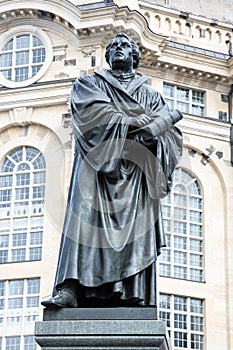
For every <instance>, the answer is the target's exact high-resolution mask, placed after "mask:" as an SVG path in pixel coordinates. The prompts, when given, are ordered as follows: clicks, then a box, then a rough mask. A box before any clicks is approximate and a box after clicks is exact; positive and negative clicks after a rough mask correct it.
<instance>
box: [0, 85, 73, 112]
mask: <svg viewBox="0 0 233 350" xmlns="http://www.w3.org/2000/svg"><path fill="white" fill-rule="evenodd" d="M72 85H73V79H64V80H60V81H52V82H44V83H39V84H33V85H31V86H30V87H28V86H27V87H23V88H17V89H11V93H10V94H9V89H5V88H2V89H1V90H0V94H1V101H0V112H3V111H8V110H10V109H13V108H18V107H25V106H26V107H33V108H34V107H44V106H56V105H59V104H63V105H64V104H66V103H67V100H68V99H69V97H70V91H71V88H72Z"/></svg>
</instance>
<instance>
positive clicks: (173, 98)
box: [163, 81, 206, 118]
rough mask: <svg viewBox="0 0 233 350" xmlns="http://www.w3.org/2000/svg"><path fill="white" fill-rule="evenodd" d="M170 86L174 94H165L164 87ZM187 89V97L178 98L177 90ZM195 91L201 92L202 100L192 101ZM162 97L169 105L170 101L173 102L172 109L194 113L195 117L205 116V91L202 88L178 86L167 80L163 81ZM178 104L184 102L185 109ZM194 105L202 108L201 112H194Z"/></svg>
mask: <svg viewBox="0 0 233 350" xmlns="http://www.w3.org/2000/svg"><path fill="white" fill-rule="evenodd" d="M166 86H168V87H172V88H174V95H173V96H169V95H167V94H166V90H165V87H166ZM182 90H183V91H187V92H188V97H187V100H185V99H182V98H179V96H178V92H179V91H182ZM195 93H202V94H203V102H197V101H193V97H194V96H195ZM163 97H164V99H165V100H166V102H167V103H168V105H169V106H170V103H173V106H172V108H171V109H172V110H173V109H179V110H180V111H181V112H182V113H184V114H190V115H194V116H197V117H202V118H204V117H205V116H206V91H203V90H198V89H193V88H189V87H187V86H186V87H185V86H180V85H175V84H171V83H168V82H165V81H164V82H163ZM180 104H182V105H183V104H186V105H187V107H188V109H187V111H183V110H182V108H180ZM194 107H200V108H202V113H194Z"/></svg>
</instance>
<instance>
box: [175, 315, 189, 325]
mask: <svg viewBox="0 0 233 350" xmlns="http://www.w3.org/2000/svg"><path fill="white" fill-rule="evenodd" d="M174 327H175V328H181V329H187V316H186V315H183V314H174Z"/></svg>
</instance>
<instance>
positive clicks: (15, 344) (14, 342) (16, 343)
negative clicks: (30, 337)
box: [6, 337, 20, 350]
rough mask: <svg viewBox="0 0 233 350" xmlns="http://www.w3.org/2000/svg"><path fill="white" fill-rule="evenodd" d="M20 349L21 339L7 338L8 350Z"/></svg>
mask: <svg viewBox="0 0 233 350" xmlns="http://www.w3.org/2000/svg"><path fill="white" fill-rule="evenodd" d="M19 349H20V337H7V338H6V350H19Z"/></svg>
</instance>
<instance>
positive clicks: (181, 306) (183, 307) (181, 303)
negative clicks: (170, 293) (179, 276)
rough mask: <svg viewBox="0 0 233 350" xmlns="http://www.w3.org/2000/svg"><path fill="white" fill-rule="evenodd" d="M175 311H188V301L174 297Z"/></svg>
mask: <svg viewBox="0 0 233 350" xmlns="http://www.w3.org/2000/svg"><path fill="white" fill-rule="evenodd" d="M174 309H175V310H179V311H187V299H186V298H185V297H178V296H175V297H174Z"/></svg>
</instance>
